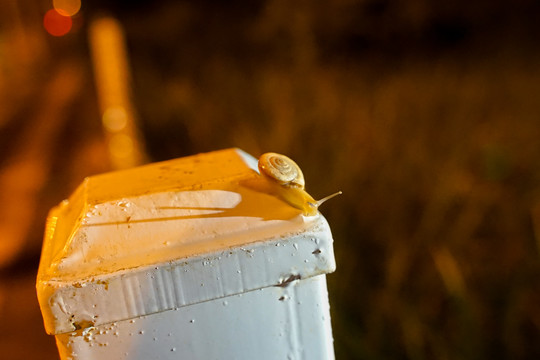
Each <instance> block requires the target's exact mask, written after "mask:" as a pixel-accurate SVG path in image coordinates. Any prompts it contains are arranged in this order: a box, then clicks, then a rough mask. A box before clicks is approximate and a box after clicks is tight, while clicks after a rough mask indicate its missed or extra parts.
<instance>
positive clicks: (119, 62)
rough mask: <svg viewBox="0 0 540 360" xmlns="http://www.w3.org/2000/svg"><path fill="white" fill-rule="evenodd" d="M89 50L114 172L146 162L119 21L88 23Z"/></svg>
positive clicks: (106, 18)
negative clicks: (132, 99) (131, 95)
mask: <svg viewBox="0 0 540 360" xmlns="http://www.w3.org/2000/svg"><path fill="white" fill-rule="evenodd" d="M89 37H90V47H91V51H92V61H93V66H94V76H95V81H96V89H97V93H98V101H99V106H100V111H101V121H102V125H103V129H104V132H105V136H106V141H107V145H108V151H109V155H110V162H111V166H112V168H113V169H125V168H129V167H133V166H137V165H140V164H142V163H143V162H145V155H144V148H143V145H142V142H141V139H140V134H139V131H138V127H137V122H136V115H135V109H134V107H133V105H132V102H131V97H130V87H129V83H130V77H129V65H128V60H127V58H128V57H127V51H126V46H125V38H124V33H123V30H122V27H121V25H120V24H119V22H118V21H117V20H116V19H114V18H111V17H103V18H99V19H96V20H93V21H92V23H91V24H90V33H89Z"/></svg>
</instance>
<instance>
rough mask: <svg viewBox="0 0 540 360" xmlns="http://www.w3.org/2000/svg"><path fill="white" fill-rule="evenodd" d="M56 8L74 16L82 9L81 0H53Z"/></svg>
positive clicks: (62, 13) (62, 12)
mask: <svg viewBox="0 0 540 360" xmlns="http://www.w3.org/2000/svg"><path fill="white" fill-rule="evenodd" d="M53 7H54V9H55V10H56V11H57V12H58V13H59V14H61V15H64V16H73V15H75V14H77V13H78V12H79V10H80V9H81V1H80V0H53Z"/></svg>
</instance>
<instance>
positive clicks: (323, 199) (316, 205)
mask: <svg viewBox="0 0 540 360" xmlns="http://www.w3.org/2000/svg"><path fill="white" fill-rule="evenodd" d="M341 194H343V192H342V191H338V192H335V193H333V194H332V195H328V196H325V197H323V198H322V199H321V200H317V201H315V204H311V205H312V206H314V207H317V208H318V207H319V206H321V204H322V203H324V202H326V201H328V200H330V199H332V198H334V197H336V196H338V195H341Z"/></svg>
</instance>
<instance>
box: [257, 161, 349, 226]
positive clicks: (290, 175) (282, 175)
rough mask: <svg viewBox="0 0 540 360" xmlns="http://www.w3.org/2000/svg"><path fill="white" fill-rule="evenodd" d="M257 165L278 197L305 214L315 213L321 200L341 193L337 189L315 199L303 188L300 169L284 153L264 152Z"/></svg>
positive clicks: (302, 176) (302, 175) (302, 177)
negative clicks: (332, 192) (321, 197)
mask: <svg viewBox="0 0 540 360" xmlns="http://www.w3.org/2000/svg"><path fill="white" fill-rule="evenodd" d="M258 167H259V171H260V173H261V175H263V176H264V177H265V179H266V180H267V181H268V182H269V183H270V184H271V186H272V189H273V191H274V192H275V193H276V194H277V195H278V197H280V198H281V199H282V200H284V201H285V202H287V203H288V204H289V205H291V206H293V207H295V208H297V209H300V210H302V212H303V214H304V215H306V216H313V215H316V214H317V211H318V208H319V206H320V205H321V204H322V203H323V202H325V201H326V200H328V199H330V198H333V197H334V196H336V195H339V194H341V191H339V192H337V193H335V194H332V195H330V196H327V197H325V198H323V199H321V200H315V199H314V198H313V197H312V196H311V195H309V194H308V193H307V191H306V190H305V180H304V174H303V173H302V170H301V169H300V167H299V166H298V165H297V164H296V163H295V162H294V161H293V160H292V159H290V158H289V157H287V156H285V155H281V154H277V153H265V154H263V155H261V157H260V158H259V163H258Z"/></svg>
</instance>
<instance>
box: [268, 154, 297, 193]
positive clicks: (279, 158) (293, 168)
mask: <svg viewBox="0 0 540 360" xmlns="http://www.w3.org/2000/svg"><path fill="white" fill-rule="evenodd" d="M259 170H260V172H261V174H264V175H266V176H267V177H269V178H270V179H271V180H273V181H276V182H278V183H279V184H281V185H285V186H292V187H299V188H304V185H305V181H304V174H302V170H300V167H299V166H298V165H297V164H296V163H295V162H294V161H293V160H291V159H290V158H288V157H287V156H285V155H281V154H277V153H266V154H263V155H261V157H260V158H259Z"/></svg>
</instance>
